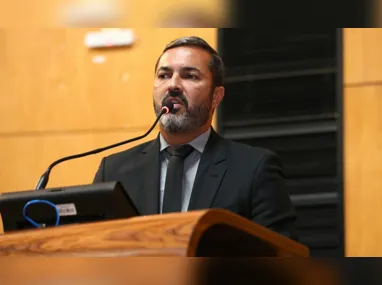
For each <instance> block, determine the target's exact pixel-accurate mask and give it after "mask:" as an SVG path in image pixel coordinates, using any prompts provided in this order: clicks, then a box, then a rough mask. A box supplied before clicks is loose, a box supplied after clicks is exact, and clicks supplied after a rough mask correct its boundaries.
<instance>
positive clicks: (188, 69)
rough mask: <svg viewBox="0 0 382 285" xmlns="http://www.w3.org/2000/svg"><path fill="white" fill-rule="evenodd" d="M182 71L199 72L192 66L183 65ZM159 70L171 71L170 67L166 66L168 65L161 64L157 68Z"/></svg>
mask: <svg viewBox="0 0 382 285" xmlns="http://www.w3.org/2000/svg"><path fill="white" fill-rule="evenodd" d="M181 70H182V71H197V72H199V73H201V71H200V70H199V69H198V68H196V67H194V66H184V67H182V68H181ZM159 71H172V68H170V67H168V66H161V67H160V68H158V72H159Z"/></svg>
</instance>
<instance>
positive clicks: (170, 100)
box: [165, 98, 184, 110]
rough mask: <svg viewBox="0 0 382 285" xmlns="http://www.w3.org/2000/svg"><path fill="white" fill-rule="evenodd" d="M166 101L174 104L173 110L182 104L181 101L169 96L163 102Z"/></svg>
mask: <svg viewBox="0 0 382 285" xmlns="http://www.w3.org/2000/svg"><path fill="white" fill-rule="evenodd" d="M168 102H172V103H173V104H174V110H179V109H180V108H181V107H182V106H184V103H183V101H182V100H180V99H177V98H169V99H167V100H166V101H165V103H168Z"/></svg>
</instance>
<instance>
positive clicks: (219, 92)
mask: <svg viewBox="0 0 382 285" xmlns="http://www.w3.org/2000/svg"><path fill="white" fill-rule="evenodd" d="M224 93H225V88H224V86H218V87H215V91H214V94H213V98H212V108H214V109H216V108H217V107H218V106H219V104H220V102H221V101H222V100H223V98H224Z"/></svg>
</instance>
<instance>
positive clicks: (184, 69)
mask: <svg viewBox="0 0 382 285" xmlns="http://www.w3.org/2000/svg"><path fill="white" fill-rule="evenodd" d="M182 70H183V71H197V72H200V70H199V69H198V68H196V67H194V66H185V67H182Z"/></svg>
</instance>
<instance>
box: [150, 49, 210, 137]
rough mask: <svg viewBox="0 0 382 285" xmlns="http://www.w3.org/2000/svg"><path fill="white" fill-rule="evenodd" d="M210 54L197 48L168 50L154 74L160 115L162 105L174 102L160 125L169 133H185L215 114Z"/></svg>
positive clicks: (203, 123)
mask: <svg viewBox="0 0 382 285" xmlns="http://www.w3.org/2000/svg"><path fill="white" fill-rule="evenodd" d="M210 59H211V55H210V54H209V53H208V52H206V51H204V50H202V49H200V48H197V47H177V48H173V49H170V50H168V51H166V52H165V53H164V54H163V55H162V57H161V58H160V60H159V63H158V67H157V70H156V74H155V80H154V90H153V101H154V109H155V113H156V115H157V116H158V115H159V114H160V112H161V107H162V105H163V104H164V103H165V102H167V101H172V102H173V103H174V109H173V112H172V113H171V114H165V115H163V116H162V118H161V120H160V124H161V125H162V127H163V128H164V130H166V131H167V132H172V133H182V132H189V131H194V130H197V129H199V128H200V127H202V126H203V125H205V124H206V123H207V121H209V120H210V119H211V117H212V111H213V110H212V109H213V95H214V90H213V89H214V88H213V84H212V82H213V81H212V73H211V71H210V70H209V67H208V63H209V61H210Z"/></svg>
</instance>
